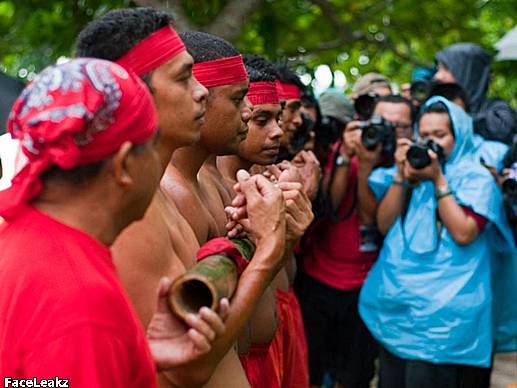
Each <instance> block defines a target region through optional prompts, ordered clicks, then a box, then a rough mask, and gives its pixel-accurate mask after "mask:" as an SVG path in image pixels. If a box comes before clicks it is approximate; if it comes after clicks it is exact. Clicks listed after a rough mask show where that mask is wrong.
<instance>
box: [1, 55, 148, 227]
mask: <svg viewBox="0 0 517 388" xmlns="http://www.w3.org/2000/svg"><path fill="white" fill-rule="evenodd" d="M7 128H8V131H9V132H10V133H11V136H12V137H13V138H14V139H19V140H20V145H21V150H22V151H23V153H24V154H25V156H26V157H27V159H28V162H27V164H26V165H25V166H24V167H23V169H22V170H21V171H19V172H18V174H17V175H16V176H15V177H14V178H13V181H12V186H11V187H10V188H9V189H7V190H4V191H0V216H2V217H4V218H6V219H8V218H10V217H12V216H13V215H14V214H15V213H16V211H17V210H18V208H19V207H20V206H21V205H23V204H24V203H26V202H28V201H30V200H31V199H33V198H34V197H36V196H37V195H38V194H39V193H40V192H41V190H42V186H43V185H42V182H41V180H40V176H41V174H42V173H43V172H45V171H46V170H47V169H48V168H49V167H51V166H52V165H57V166H59V167H60V168H62V169H71V168H74V167H76V166H78V165H84V164H89V163H94V162H97V161H101V160H104V159H106V158H107V157H109V156H111V155H113V154H114V153H115V152H117V151H118V149H119V148H120V146H121V145H122V143H124V142H125V141H131V142H132V143H133V144H143V143H145V142H146V141H148V140H149V139H150V138H151V137H152V136H153V135H154V133H155V132H156V128H157V118H156V113H155V110H154V106H153V102H152V98H151V95H150V94H149V92H148V90H147V88H146V87H145V85H144V83H143V82H142V81H141V80H140V79H139V78H138V77H137V76H136V75H135V74H132V73H128V72H127V71H126V70H124V69H123V68H121V67H120V66H118V65H116V64H114V63H111V62H108V61H104V60H100V59H88V58H80V59H74V60H72V61H70V62H67V63H65V64H63V65H59V66H52V67H48V68H46V69H45V70H43V72H41V74H39V75H38V76H37V77H36V79H35V80H34V81H33V82H32V83H31V84H30V85H29V86H27V87H26V88H25V89H24V90H23V92H22V94H21V95H20V97H18V99H17V100H16V102H15V103H14V106H13V109H12V110H11V114H10V115H9V121H8V122H7Z"/></svg>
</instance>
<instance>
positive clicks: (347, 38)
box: [312, 0, 364, 42]
mask: <svg viewBox="0 0 517 388" xmlns="http://www.w3.org/2000/svg"><path fill="white" fill-rule="evenodd" d="M312 3H314V4H316V5H317V6H318V7H319V8H320V9H321V12H322V13H323V16H325V17H326V18H327V20H328V21H329V22H330V24H331V25H332V27H334V29H335V30H336V32H337V33H338V35H339V36H340V39H341V40H342V41H343V42H353V41H354V40H357V39H359V38H360V37H362V36H363V35H364V34H363V33H361V32H359V31H351V30H350V29H349V28H348V26H347V25H346V24H345V23H344V22H343V21H342V20H341V19H340V18H339V16H338V13H337V11H336V9H335V8H334V6H333V5H332V4H331V3H330V1H328V0H312Z"/></svg>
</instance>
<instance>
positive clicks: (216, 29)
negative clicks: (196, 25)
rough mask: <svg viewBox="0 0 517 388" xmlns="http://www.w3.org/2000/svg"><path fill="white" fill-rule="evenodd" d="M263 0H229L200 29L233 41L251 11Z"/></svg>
mask: <svg viewBox="0 0 517 388" xmlns="http://www.w3.org/2000/svg"><path fill="white" fill-rule="evenodd" d="M262 1H263V0H230V1H229V2H228V4H226V6H225V7H224V9H223V10H222V11H221V12H220V13H219V15H217V18H216V19H215V20H214V21H213V22H212V23H210V24H209V25H207V26H204V27H202V30H204V31H206V32H209V33H211V34H214V35H217V36H220V37H221V38H224V39H226V40H228V41H230V42H233V41H235V40H236V39H237V38H238V37H239V35H240V33H241V31H242V28H243V26H244V24H245V23H246V21H247V20H248V18H249V16H250V15H251V14H252V13H253V11H254V10H255V9H256V8H257V7H258V6H259V5H260V4H261V3H262Z"/></svg>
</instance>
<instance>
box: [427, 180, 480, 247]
mask: <svg viewBox="0 0 517 388" xmlns="http://www.w3.org/2000/svg"><path fill="white" fill-rule="evenodd" d="M434 184H435V187H446V186H447V180H446V179H445V176H444V175H443V174H442V173H441V172H440V173H439V174H438V175H437V176H436V178H435V179H434ZM438 213H439V215H440V219H441V220H442V222H443V224H444V225H445V227H446V228H447V230H448V231H449V232H450V234H451V235H452V238H453V239H454V241H456V243H457V244H459V245H467V244H470V243H471V242H472V241H474V240H475V239H476V237H477V236H478V234H479V228H478V224H477V223H476V221H475V220H474V218H472V217H471V216H470V215H468V214H467V213H465V210H463V208H462V207H461V206H460V205H459V204H458V202H456V199H455V198H454V195H447V196H446V197H443V198H441V199H439V200H438Z"/></svg>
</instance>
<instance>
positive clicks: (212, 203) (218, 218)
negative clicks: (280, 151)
mask: <svg viewBox="0 0 517 388" xmlns="http://www.w3.org/2000/svg"><path fill="white" fill-rule="evenodd" d="M181 37H182V38H183V40H184V42H185V45H186V46H187V49H188V50H189V52H190V53H191V54H192V56H193V57H194V62H195V64H194V75H195V76H196V78H197V79H198V80H199V81H200V82H201V83H202V84H203V85H205V86H206V87H208V88H209V97H208V103H207V113H206V116H205V120H204V123H203V125H202V127H201V140H200V142H198V143H196V144H194V145H192V146H190V147H184V148H180V149H179V150H177V151H175V153H174V155H173V159H172V164H173V165H174V166H175V167H176V168H177V170H176V169H175V170H174V171H176V172H177V173H179V174H175V175H173V173H172V171H173V170H172V169H169V170H171V179H167V180H164V181H163V182H162V187H163V188H164V189H165V190H167V192H168V193H169V194H170V195H171V196H172V197H173V198H174V199H175V200H176V202H177V203H178V204H179V205H180V209H181V211H182V213H183V215H184V216H185V218H186V219H187V220H189V222H190V224H191V226H192V227H193V229H194V230H195V231H196V235H197V236H198V241H199V243H200V244H203V243H205V242H206V241H207V240H209V239H210V238H213V237H220V236H224V235H226V228H225V225H226V223H227V217H226V213H225V211H224V209H225V206H226V205H228V204H230V202H231V198H232V197H233V196H234V193H233V190H232V188H231V186H228V185H226V183H225V181H224V179H223V177H222V175H221V174H220V173H219V171H218V170H217V168H216V166H215V160H216V156H217V155H227V154H235V153H236V152H237V150H238V145H239V143H240V142H241V141H242V140H243V139H245V137H246V134H247V131H248V130H247V122H248V120H249V118H250V117H251V109H250V106H249V104H248V102H247V101H246V100H245V95H246V92H247V89H248V77H247V73H246V69H245V68H244V64H243V62H242V58H241V57H240V55H239V53H238V51H237V50H236V49H235V48H234V47H233V46H232V45H231V44H230V43H228V42H226V41H225V40H224V39H221V38H219V37H216V36H214V35H210V34H206V33H202V32H195V31H192V32H187V33H184V34H181ZM275 330H276V316H275V307H274V295H273V293H272V292H271V290H269V291H266V292H265V294H264V296H263V297H262V298H261V301H260V303H259V305H258V306H257V307H256V309H255V314H254V319H253V321H252V322H251V323H250V324H249V325H248V326H247V327H246V329H245V331H244V332H243V333H242V335H241V338H240V340H239V352H240V353H243V352H246V351H247V349H248V347H249V346H250V343H254V344H261V345H268V344H269V343H270V342H271V340H272V338H273V336H274V334H275Z"/></svg>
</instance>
